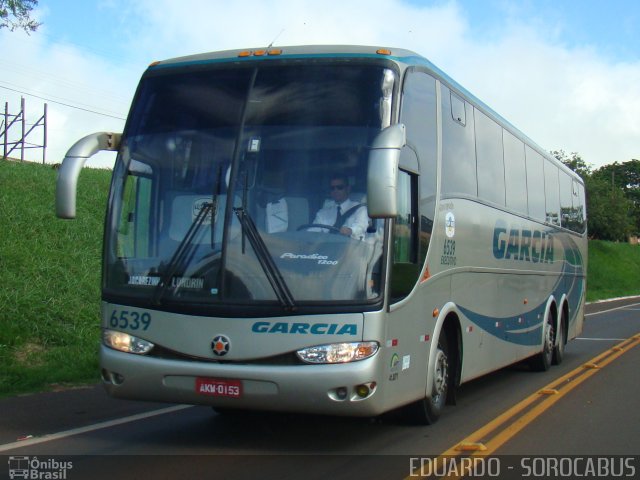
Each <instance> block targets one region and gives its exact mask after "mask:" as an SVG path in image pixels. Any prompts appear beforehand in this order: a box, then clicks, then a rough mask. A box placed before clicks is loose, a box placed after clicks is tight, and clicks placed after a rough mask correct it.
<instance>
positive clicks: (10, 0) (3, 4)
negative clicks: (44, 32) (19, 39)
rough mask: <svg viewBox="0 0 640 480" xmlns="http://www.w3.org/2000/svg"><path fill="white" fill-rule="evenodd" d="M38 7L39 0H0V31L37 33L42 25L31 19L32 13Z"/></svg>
mask: <svg viewBox="0 0 640 480" xmlns="http://www.w3.org/2000/svg"><path fill="white" fill-rule="evenodd" d="M37 6H38V0H0V29H2V28H9V29H10V30H11V31H12V32H13V31H14V30H15V29H16V28H21V29H22V30H24V31H25V32H27V33H30V32H35V31H36V30H37V29H38V27H39V26H40V25H41V24H40V23H38V22H36V21H35V20H33V19H32V18H31V12H32V11H33V9H34V8H35V7H37Z"/></svg>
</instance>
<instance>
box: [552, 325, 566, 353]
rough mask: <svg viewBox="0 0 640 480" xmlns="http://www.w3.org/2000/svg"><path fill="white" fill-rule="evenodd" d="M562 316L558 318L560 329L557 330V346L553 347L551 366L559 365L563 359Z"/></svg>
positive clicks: (564, 340)
mask: <svg viewBox="0 0 640 480" xmlns="http://www.w3.org/2000/svg"><path fill="white" fill-rule="evenodd" d="M564 322H565V319H564V315H562V317H561V318H560V327H559V328H558V333H556V337H558V338H557V340H558V341H557V345H556V346H555V347H553V364H554V365H560V364H561V363H562V360H563V359H564V347H565V342H566V339H565V338H564V327H565V325H564Z"/></svg>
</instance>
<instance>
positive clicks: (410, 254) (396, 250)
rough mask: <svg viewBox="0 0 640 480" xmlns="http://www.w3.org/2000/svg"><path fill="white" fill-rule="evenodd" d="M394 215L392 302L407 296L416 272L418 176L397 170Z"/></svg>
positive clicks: (415, 279) (417, 269)
mask: <svg viewBox="0 0 640 480" xmlns="http://www.w3.org/2000/svg"><path fill="white" fill-rule="evenodd" d="M397 202H398V203H397V204H398V215H397V217H396V218H395V221H394V226H393V267H392V271H391V297H392V301H397V300H400V299H401V298H403V297H405V296H407V295H408V294H409V292H410V291H411V290H412V289H413V286H414V285H415V283H416V281H417V280H418V276H419V274H420V266H419V264H418V176H417V175H413V174H410V173H408V172H404V171H402V170H400V171H399V172H398V188H397Z"/></svg>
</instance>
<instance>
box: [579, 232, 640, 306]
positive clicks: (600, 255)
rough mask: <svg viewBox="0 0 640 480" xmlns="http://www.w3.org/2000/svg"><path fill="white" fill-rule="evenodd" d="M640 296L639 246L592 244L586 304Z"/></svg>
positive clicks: (590, 247)
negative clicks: (605, 299) (608, 299)
mask: <svg viewBox="0 0 640 480" xmlns="http://www.w3.org/2000/svg"><path fill="white" fill-rule="evenodd" d="M639 294H640V246H638V245H629V244H628V243H613V242H604V241H601V240H592V241H590V242H589V272H588V279H587V301H589V302H591V301H594V300H600V299H604V298H613V297H622V296H628V295H639Z"/></svg>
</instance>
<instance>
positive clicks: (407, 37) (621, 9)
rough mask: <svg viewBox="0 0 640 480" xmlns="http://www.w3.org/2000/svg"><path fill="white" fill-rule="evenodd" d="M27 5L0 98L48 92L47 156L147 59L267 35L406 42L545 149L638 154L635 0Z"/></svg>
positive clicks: (33, 110)
mask: <svg viewBox="0 0 640 480" xmlns="http://www.w3.org/2000/svg"><path fill="white" fill-rule="evenodd" d="M32 16H33V17H34V18H35V19H36V20H38V21H39V22H41V23H42V25H41V26H40V27H39V29H38V30H37V31H36V32H35V33H32V34H30V35H27V34H25V33H23V32H21V31H17V30H16V31H14V32H10V31H9V30H8V29H6V28H5V29H2V30H0V72H1V74H0V108H2V109H3V111H4V104H5V102H8V110H9V113H10V114H12V113H18V111H19V110H20V98H21V97H24V98H25V103H26V119H27V123H35V122H36V121H37V120H38V119H39V118H40V117H41V116H42V114H43V108H44V107H43V105H44V103H45V102H46V103H47V104H48V139H47V145H48V146H47V150H46V161H47V163H59V162H61V161H62V159H63V158H64V155H65V153H66V151H67V150H68V149H69V147H71V145H73V143H75V142H76V141H77V140H78V139H80V138H82V137H83V136H85V135H88V134H90V133H93V132H97V131H116V132H121V131H122V130H123V128H124V122H125V118H126V116H127V113H128V110H129V107H130V104H131V99H132V97H133V94H134V92H135V88H136V85H137V83H138V81H139V78H140V76H141V75H142V73H143V72H144V70H145V69H146V67H147V66H148V65H149V63H151V62H153V61H154V60H162V59H166V58H172V57H176V56H181V55H190V54H194V53H202V52H208V51H216V50H227V49H236V48H257V47H265V46H267V45H269V44H270V43H272V42H273V44H274V45H275V46H287V45H312V44H357V45H375V46H384V47H396V48H406V49H409V50H413V51H415V52H416V53H418V54H420V55H423V56H425V57H427V58H428V59H429V60H430V61H431V62H433V63H434V64H435V65H437V66H438V67H439V68H440V69H442V70H444V71H445V72H446V73H447V74H448V75H449V76H450V77H452V78H454V79H455V80H456V81H458V83H460V84H461V85H462V86H464V87H465V88H466V89H467V90H469V91H470V92H471V93H473V94H474V95H475V96H476V97H478V98H479V99H480V100H482V101H483V102H484V103H486V104H488V105H489V106H490V107H492V108H493V109H494V110H495V111H496V112H498V113H499V114H500V115H502V116H503V117H504V118H506V119H507V120H508V121H509V122H510V123H512V124H513V125H515V126H516V127H517V128H519V129H520V130H521V131H522V132H524V133H525V134H526V135H527V136H529V137H530V138H532V139H533V140H534V141H535V142H537V143H538V144H539V145H540V146H541V147H542V148H544V149H546V150H564V151H565V152H567V153H571V152H577V153H578V154H579V155H580V156H581V157H582V158H583V159H584V160H585V161H586V162H587V163H588V164H590V165H592V167H593V168H598V167H600V166H602V165H606V164H610V163H613V162H616V161H617V162H626V161H629V160H631V159H634V158H636V159H640V28H638V25H640V2H637V1H636V0H609V1H607V2H603V1H601V0H521V1H507V0H340V1H337V0H325V1H323V2H319V1H317V0H243V1H241V2H230V1H228V0H227V1H224V2H223V1H218V0H180V1H176V0H136V1H135V2H130V1H126V0H94V1H91V0H40V1H39V5H38V7H37V10H36V11H34V12H33V15H32ZM1 113H2V112H0V114H1ZM2 121H3V119H2V117H1V116H0V125H1V124H2ZM11 132H12V133H13V132H15V134H17V133H18V129H15V127H13V128H12V130H11ZM15 134H12V135H10V137H9V138H10V140H13V139H14V138H12V137H15V136H16V135H15ZM28 141H29V142H31V143H34V144H40V143H42V129H38V128H36V129H34V131H33V133H32V134H31V135H30V136H29V137H28ZM1 148H2V147H1V146H0V149H1ZM11 156H18V157H19V153H18V155H16V152H14V153H13V154H12V155H11ZM26 158H27V159H29V160H33V161H42V151H41V150H37V149H33V150H28V151H27V153H26ZM114 159H115V155H114V154H113V153H107V152H103V153H100V154H98V155H96V156H95V157H93V158H92V159H91V160H89V161H88V162H87V165H88V166H93V167H108V168H110V167H112V165H113V161H114Z"/></svg>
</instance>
